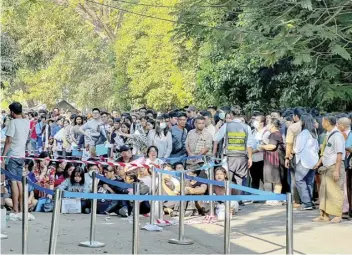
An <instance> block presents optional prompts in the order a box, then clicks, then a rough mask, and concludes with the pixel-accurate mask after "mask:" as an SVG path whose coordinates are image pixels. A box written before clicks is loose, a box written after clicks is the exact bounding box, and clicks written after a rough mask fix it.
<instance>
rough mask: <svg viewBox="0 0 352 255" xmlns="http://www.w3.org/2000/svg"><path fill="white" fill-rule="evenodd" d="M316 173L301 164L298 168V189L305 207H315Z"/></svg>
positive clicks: (296, 177) (296, 174) (296, 176)
mask: <svg viewBox="0 0 352 255" xmlns="http://www.w3.org/2000/svg"><path fill="white" fill-rule="evenodd" d="M314 176H315V171H314V170H311V169H308V168H305V167H304V166H303V165H302V164H301V162H299V163H298V164H297V166H296V172H295V180H296V187H297V190H298V193H299V196H300V198H301V202H302V204H303V206H304V207H310V206H313V203H312V199H313V186H314Z"/></svg>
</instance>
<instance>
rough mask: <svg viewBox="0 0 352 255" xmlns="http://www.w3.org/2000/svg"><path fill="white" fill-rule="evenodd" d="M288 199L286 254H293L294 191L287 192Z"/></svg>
mask: <svg viewBox="0 0 352 255" xmlns="http://www.w3.org/2000/svg"><path fill="white" fill-rule="evenodd" d="M286 195H287V201H286V254H293V204H292V193H287V194H286Z"/></svg>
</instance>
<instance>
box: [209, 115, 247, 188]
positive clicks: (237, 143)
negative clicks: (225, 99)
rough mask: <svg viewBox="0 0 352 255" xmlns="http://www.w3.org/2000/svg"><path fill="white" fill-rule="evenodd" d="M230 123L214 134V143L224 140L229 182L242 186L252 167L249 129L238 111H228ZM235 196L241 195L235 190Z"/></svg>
mask: <svg viewBox="0 0 352 255" xmlns="http://www.w3.org/2000/svg"><path fill="white" fill-rule="evenodd" d="M230 117H231V119H232V121H231V122H227V123H225V124H224V125H223V126H222V127H221V128H220V129H219V131H218V132H217V133H216V134H215V138H214V142H220V141H221V140H222V139H223V138H225V139H224V156H226V161H227V166H228V175H229V180H230V181H233V182H235V183H236V184H238V185H242V182H243V179H244V178H246V177H247V175H248V169H249V168H251V167H252V147H253V143H254V139H253V135H252V130H251V128H250V127H249V126H248V125H247V124H245V123H243V122H242V121H241V118H242V116H241V113H240V111H239V110H236V112H235V111H230ZM234 193H235V194H236V195H238V194H241V191H240V190H235V192H234Z"/></svg>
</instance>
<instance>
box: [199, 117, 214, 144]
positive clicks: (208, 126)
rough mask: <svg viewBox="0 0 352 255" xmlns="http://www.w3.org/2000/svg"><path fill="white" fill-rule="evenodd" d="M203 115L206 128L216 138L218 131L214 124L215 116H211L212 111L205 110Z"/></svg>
mask: <svg viewBox="0 0 352 255" xmlns="http://www.w3.org/2000/svg"><path fill="white" fill-rule="evenodd" d="M202 116H203V117H204V119H205V128H204V130H206V131H208V132H209V133H210V134H211V136H212V137H213V139H214V136H215V133H216V128H215V126H214V125H213V118H212V117H211V113H210V112H203V113H202Z"/></svg>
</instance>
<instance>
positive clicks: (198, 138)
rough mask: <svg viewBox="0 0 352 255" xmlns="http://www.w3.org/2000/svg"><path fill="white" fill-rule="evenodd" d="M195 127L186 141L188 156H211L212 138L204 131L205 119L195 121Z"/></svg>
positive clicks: (199, 118) (198, 118)
mask: <svg viewBox="0 0 352 255" xmlns="http://www.w3.org/2000/svg"><path fill="white" fill-rule="evenodd" d="M195 127H196V128H195V129H192V130H191V131H189V133H188V135H187V139H186V150H187V154H188V156H197V155H211V154H212V147H213V138H212V135H211V134H210V133H209V132H208V131H206V130H205V119H204V117H203V116H200V117H197V118H196V119H195Z"/></svg>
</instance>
